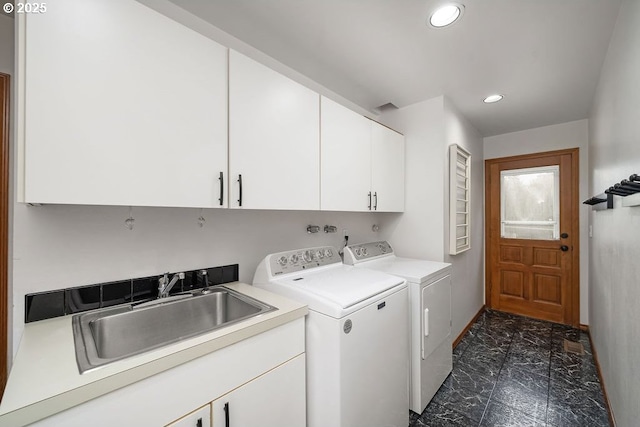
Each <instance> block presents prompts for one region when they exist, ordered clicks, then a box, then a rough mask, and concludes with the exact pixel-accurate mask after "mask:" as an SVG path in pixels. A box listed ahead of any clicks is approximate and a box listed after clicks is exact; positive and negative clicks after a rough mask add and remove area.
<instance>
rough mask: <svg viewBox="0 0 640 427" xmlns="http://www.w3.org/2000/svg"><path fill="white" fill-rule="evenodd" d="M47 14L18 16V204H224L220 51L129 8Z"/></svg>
mask: <svg viewBox="0 0 640 427" xmlns="http://www.w3.org/2000/svg"><path fill="white" fill-rule="evenodd" d="M51 6H53V7H49V8H48V10H47V12H46V13H44V14H40V15H36V14H30V15H29V16H24V15H22V16H20V17H18V19H19V21H20V22H19V37H18V40H19V45H18V54H19V61H18V67H19V80H21V83H19V87H20V89H19V98H20V99H21V100H22V101H23V102H21V104H22V105H19V109H18V111H19V114H22V113H23V114H24V116H23V119H24V122H23V123H21V124H20V126H19V129H18V137H19V142H20V144H21V147H24V153H23V154H24V156H23V164H22V165H21V166H22V167H23V168H24V169H23V171H24V183H23V190H24V198H23V199H22V200H21V201H25V202H31V203H69V204H99V205H135V206H182V207H220V206H221V202H222V206H225V205H226V197H224V196H226V194H225V195H224V196H222V195H221V189H224V188H225V186H226V185H227V184H228V183H227V182H226V180H227V49H226V48H225V47H223V46H221V45H219V44H217V43H215V42H213V41H211V40H210V39H208V38H206V37H204V36H202V35H200V34H198V33H196V32H195V31H192V30H190V29H188V28H186V27H184V26H182V25H180V24H178V23H177V22H175V21H172V20H171V19H169V18H167V17H165V16H163V15H161V14H159V13H157V12H155V11H153V10H151V9H149V8H147V7H146V6H143V5H142V4H140V3H138V2H135V1H122V0H120V1H113V0H92V1H77V0H56V2H55V5H51ZM25 21H26V22H25ZM21 122H22V120H21ZM221 174H222V175H221ZM221 176H222V178H223V179H224V180H225V182H224V183H223V182H221V181H220V179H219V178H220V177H221Z"/></svg>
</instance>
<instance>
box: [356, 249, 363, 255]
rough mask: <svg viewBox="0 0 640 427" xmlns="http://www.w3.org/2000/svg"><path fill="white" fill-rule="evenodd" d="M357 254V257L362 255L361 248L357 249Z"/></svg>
mask: <svg viewBox="0 0 640 427" xmlns="http://www.w3.org/2000/svg"><path fill="white" fill-rule="evenodd" d="M355 253H356V256H360V254H361V253H362V250H361V249H360V248H356V250H355Z"/></svg>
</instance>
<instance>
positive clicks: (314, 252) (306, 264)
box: [269, 246, 342, 277]
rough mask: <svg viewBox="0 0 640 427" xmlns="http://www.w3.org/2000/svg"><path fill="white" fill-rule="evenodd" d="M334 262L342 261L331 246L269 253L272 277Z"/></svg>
mask: <svg viewBox="0 0 640 427" xmlns="http://www.w3.org/2000/svg"><path fill="white" fill-rule="evenodd" d="M335 263H342V260H341V259H340V255H339V254H338V251H337V250H336V249H335V248H333V247H331V246H321V247H317V248H309V249H298V250H295V251H287V252H280V253H276V254H271V255H269V267H270V269H271V276H272V277H276V276H279V275H281V274H287V273H295V272H296V271H302V270H309V269H311V268H317V267H322V266H325V265H329V264H335Z"/></svg>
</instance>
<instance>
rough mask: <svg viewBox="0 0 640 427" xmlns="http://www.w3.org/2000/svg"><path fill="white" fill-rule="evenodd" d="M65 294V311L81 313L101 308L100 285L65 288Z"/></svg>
mask: <svg viewBox="0 0 640 427" xmlns="http://www.w3.org/2000/svg"><path fill="white" fill-rule="evenodd" d="M64 296H65V313H79V312H81V311H87V310H93V309H96V308H100V300H101V297H100V286H84V287H81V288H71V289H65V290H64Z"/></svg>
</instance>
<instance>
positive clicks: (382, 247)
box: [378, 243, 387, 254]
mask: <svg viewBox="0 0 640 427" xmlns="http://www.w3.org/2000/svg"><path fill="white" fill-rule="evenodd" d="M378 248H379V249H380V252H382V253H383V254H386V253H387V245H385V244H384V243H378Z"/></svg>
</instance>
